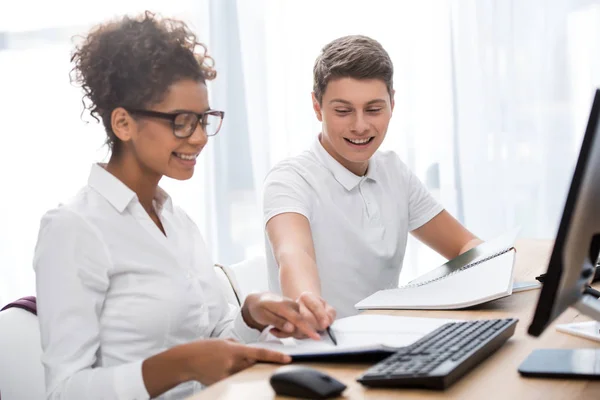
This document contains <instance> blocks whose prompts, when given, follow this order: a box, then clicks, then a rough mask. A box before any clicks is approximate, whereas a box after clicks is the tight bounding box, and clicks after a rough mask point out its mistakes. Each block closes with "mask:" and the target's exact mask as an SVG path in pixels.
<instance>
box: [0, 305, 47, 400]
mask: <svg viewBox="0 0 600 400" xmlns="http://www.w3.org/2000/svg"><path fill="white" fill-rule="evenodd" d="M36 313H37V309H36V303H35V297H33V296H29V297H24V298H22V299H19V300H17V301H15V302H13V303H10V304H8V305H6V306H5V307H4V308H2V310H0V393H1V396H2V399H3V400H21V399H31V400H36V399H45V398H46V394H45V392H46V389H45V388H46V385H45V380H44V367H43V365H42V362H41V356H42V345H41V342H40V328H39V325H38V320H37V315H36Z"/></svg>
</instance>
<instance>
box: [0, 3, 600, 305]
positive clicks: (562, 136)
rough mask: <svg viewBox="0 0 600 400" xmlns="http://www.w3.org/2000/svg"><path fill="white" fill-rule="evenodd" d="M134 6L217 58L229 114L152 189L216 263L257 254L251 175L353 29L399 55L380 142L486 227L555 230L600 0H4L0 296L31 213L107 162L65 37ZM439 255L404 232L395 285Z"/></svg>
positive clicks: (282, 150)
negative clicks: (181, 175)
mask: <svg viewBox="0 0 600 400" xmlns="http://www.w3.org/2000/svg"><path fill="white" fill-rule="evenodd" d="M34 7H35V8H36V12H35V13H32V12H31V9H32V8H34ZM144 9H150V10H153V11H157V12H159V13H160V14H163V15H165V16H175V17H180V18H183V19H184V20H186V21H187V22H189V23H190V24H191V25H192V27H193V28H194V29H195V31H196V32H197V33H198V34H199V35H200V38H201V40H202V41H204V42H207V43H208V45H209V51H210V52H211V53H212V54H213V55H214V57H215V59H216V66H217V70H218V74H219V75H218V78H217V80H216V81H215V82H214V83H211V84H210V93H211V105H212V106H213V107H214V108H220V109H224V110H225V111H226V117H225V123H224V127H223V131H222V132H221V133H220V134H219V135H218V136H217V137H215V138H213V139H211V141H210V142H209V145H208V146H207V147H206V149H205V151H204V152H203V154H202V156H201V163H199V165H198V169H197V173H196V174H195V176H194V178H193V179H192V180H191V181H188V182H172V181H169V180H165V181H164V182H163V186H165V187H166V189H167V190H168V191H169V192H170V193H171V194H172V196H173V197H174V200H175V202H176V203H177V204H179V205H181V206H182V207H184V208H185V209H186V211H187V212H188V213H189V214H190V215H191V216H192V218H193V219H194V220H195V221H196V222H197V224H198V225H199V226H200V229H201V230H202V231H203V233H204V235H205V237H206V240H207V242H208V243H209V245H210V247H211V249H212V251H213V258H214V259H215V261H217V262H220V263H233V262H237V261H240V260H242V259H244V258H247V257H251V256H254V255H257V254H261V253H263V252H264V247H263V246H264V243H263V225H262V215H261V211H260V210H261V205H260V198H261V197H260V191H261V188H262V181H263V179H264V177H265V175H266V173H267V171H268V170H269V168H270V167H272V166H273V165H274V164H275V163H276V162H278V161H280V160H282V159H283V158H285V157H288V156H291V155H295V154H298V153H299V152H300V151H302V150H303V149H306V148H307V147H308V146H309V145H310V143H311V142H312V141H313V140H314V139H315V136H316V134H317V133H318V132H319V125H318V122H317V120H316V119H315V117H314V113H313V111H312V108H311V101H310V92H311V88H312V65H313V62H314V60H315V58H316V56H317V54H318V53H319V50H320V49H321V47H322V46H323V45H324V44H326V43H327V42H329V41H330V40H332V39H334V38H336V37H338V36H341V35H346V34H357V33H360V34H366V35H370V36H372V37H374V38H376V39H377V40H379V41H380V42H381V43H382V44H383V45H384V46H385V48H386V49H388V51H389V53H390V55H391V57H392V59H393V61H394V64H395V70H396V72H395V82H394V83H395V88H396V108H395V110H394V117H393V118H392V122H391V124H390V129H389V132H388V136H387V138H386V140H385V143H384V146H383V147H384V149H386V150H394V151H396V152H397V153H398V154H399V155H400V156H401V157H402V159H403V160H404V161H405V162H406V163H407V164H408V165H409V166H410V167H411V168H412V169H413V170H414V171H415V172H416V174H417V175H418V176H419V177H420V178H421V179H422V180H423V182H425V184H426V185H427V186H428V188H429V189H430V190H431V192H432V193H433V194H434V195H435V196H436V197H437V198H438V199H439V200H440V201H441V202H442V203H443V204H444V205H445V206H446V208H447V209H448V210H449V211H450V212H452V213H453V214H454V215H455V216H457V217H458V218H459V219H460V220H461V221H462V222H463V223H465V224H466V225H467V226H468V227H469V228H470V229H472V230H473V231H474V232H475V233H477V234H478V235H480V236H481V237H483V238H489V237H491V236H493V235H496V234H498V233H501V232H502V231H503V230H505V229H506V228H508V227H511V226H514V225H521V227H522V228H523V230H522V236H523V237H534V238H552V237H553V236H554V234H555V230H556V227H557V223H558V220H559V218H560V212H561V208H562V205H563V202H564V197H565V194H566V193H565V191H566V188H567V185H568V184H569V179H570V175H571V172H572V169H573V167H574V162H575V159H576V156H577V151H578V149H579V145H580V141H581V138H582V135H583V129H584V127H585V123H586V118H587V113H588V112H589V105H590V101H591V96H592V94H593V90H594V88H595V87H596V86H598V85H600V56H599V55H600V32H598V30H599V29H600V28H598V27H599V26H600V1H587V0H571V1H567V0H528V1H526V2H524V1H518V0H456V1H452V0H410V1H408V0H403V1H391V0H371V1H369V2H366V1H364V0H363V1H358V0H328V1H320V0H304V1H295V0H253V1H245V0H202V1H196V0H194V1H192V0H177V1H170V2H166V1H164V0H162V1H159V0H153V1H144V2H142V1H140V0H135V1H125V0H123V1H116V0H110V1H103V2H101V3H98V4H95V5H88V4H85V8H84V6H83V5H82V4H81V3H80V2H77V1H74V0H72V1H62V2H61V1H59V2H58V3H56V2H55V3H52V5H50V3H48V4H47V5H46V4H45V3H39V4H38V2H36V4H35V5H34V4H32V2H28V1H22V2H17V3H14V2H12V3H10V7H9V5H8V4H3V3H2V4H0V110H1V111H0V113H1V116H2V119H1V120H0V131H1V132H2V133H3V143H2V146H0V163H1V164H0V167H1V168H0V181H1V182H2V184H3V191H2V196H0V209H1V210H2V213H1V214H0V228H1V229H0V304H3V303H5V302H7V301H10V300H12V299H13V298H15V297H17V296H21V295H28V294H32V293H33V291H34V281H33V271H32V268H31V257H32V253H33V247H34V244H35V240H36V235H37V229H38V227H39V219H40V217H41V215H42V214H43V213H44V212H45V211H46V210H47V209H48V208H51V207H54V206H56V205H57V204H58V203H59V202H61V201H65V200H68V197H69V196H71V195H73V194H75V192H76V191H77V189H79V188H80V187H81V186H82V185H84V184H85V182H86V179H87V175H88V171H89V166H90V163H91V162H92V161H93V160H103V159H106V155H107V153H106V150H105V149H104V148H103V147H102V142H103V139H104V133H103V130H102V127H101V126H100V125H98V124H96V123H95V122H94V121H93V120H92V119H90V118H89V117H84V118H85V119H86V120H88V121H90V123H89V124H86V123H84V122H82V121H81V119H80V118H79V116H80V113H81V103H80V95H81V94H80V92H79V91H78V90H76V89H75V88H73V87H71V86H70V85H69V80H68V71H69V70H70V68H71V66H70V64H69V55H70V50H71V48H72V42H71V36H73V35H75V34H81V33H85V32H86V30H87V29H88V28H89V26H90V25H92V24H94V23H97V22H100V21H102V20H104V19H106V18H108V17H111V16H114V15H120V14H122V13H124V12H138V11H142V10H144ZM67 10H68V11H67ZM441 261H442V260H441V258H440V257H439V256H437V255H436V254H434V253H432V252H431V251H429V250H428V249H426V248H424V247H423V246H421V245H419V244H418V243H417V242H415V241H414V240H411V241H410V242H409V249H408V253H407V261H406V262H405V264H404V266H405V269H404V271H403V272H402V274H401V278H400V279H401V281H406V280H408V279H410V278H411V277H413V276H415V275H416V274H418V273H422V272H424V271H425V270H426V269H428V268H431V267H433V266H435V265H437V264H438V263H439V262H441Z"/></svg>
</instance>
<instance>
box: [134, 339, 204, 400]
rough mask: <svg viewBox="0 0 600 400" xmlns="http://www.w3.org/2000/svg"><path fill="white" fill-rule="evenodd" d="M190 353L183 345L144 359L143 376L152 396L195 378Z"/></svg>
mask: <svg viewBox="0 0 600 400" xmlns="http://www.w3.org/2000/svg"><path fill="white" fill-rule="evenodd" d="M189 353H190V352H189V351H187V350H186V349H185V345H181V346H177V347H173V348H171V349H169V350H166V351H164V352H162V353H159V354H157V355H155V356H152V357H150V358H148V359H146V360H144V362H143V363H142V377H143V380H144V385H145V386H146V390H147V392H148V394H149V395H150V397H151V398H154V397H156V396H159V395H160V394H162V393H164V392H166V391H168V390H170V389H172V388H174V387H175V386H177V385H179V384H181V383H184V382H188V381H191V380H193V379H194V374H193V370H192V368H191V362H190V360H189Z"/></svg>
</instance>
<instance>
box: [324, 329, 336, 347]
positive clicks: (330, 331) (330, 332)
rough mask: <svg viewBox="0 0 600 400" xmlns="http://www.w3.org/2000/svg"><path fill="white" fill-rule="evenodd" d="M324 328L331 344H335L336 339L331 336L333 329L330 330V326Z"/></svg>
mask: <svg viewBox="0 0 600 400" xmlns="http://www.w3.org/2000/svg"><path fill="white" fill-rule="evenodd" d="M326 330H327V334H328V335H329V338H330V339H331V341H332V342H333V344H335V345H336V346H337V340H336V339H335V336H333V331H332V330H331V328H330V327H327V329H326Z"/></svg>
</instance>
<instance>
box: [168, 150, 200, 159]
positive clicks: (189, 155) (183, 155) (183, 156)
mask: <svg viewBox="0 0 600 400" xmlns="http://www.w3.org/2000/svg"><path fill="white" fill-rule="evenodd" d="M173 154H174V155H175V157H178V158H181V159H182V160H195V159H196V157H198V154H197V153H196V154H184V153H175V152H174V153H173Z"/></svg>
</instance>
